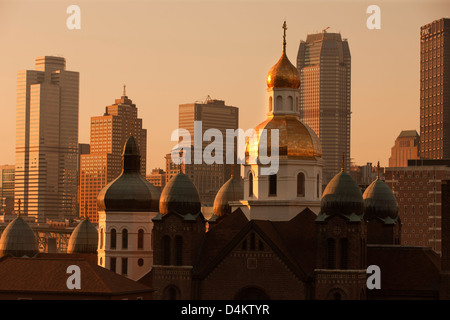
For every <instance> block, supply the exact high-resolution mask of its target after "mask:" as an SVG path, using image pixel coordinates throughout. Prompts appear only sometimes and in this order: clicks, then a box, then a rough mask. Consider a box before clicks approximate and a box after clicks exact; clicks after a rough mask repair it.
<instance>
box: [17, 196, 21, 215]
mask: <svg viewBox="0 0 450 320" xmlns="http://www.w3.org/2000/svg"><path fill="white" fill-rule="evenodd" d="M21 204H22V200H20V199H19V201H17V205H18V207H19V208H18V212H17V216H18V217H20V205H21Z"/></svg>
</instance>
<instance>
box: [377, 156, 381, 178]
mask: <svg viewBox="0 0 450 320" xmlns="http://www.w3.org/2000/svg"><path fill="white" fill-rule="evenodd" d="M378 179H380V161H378V164H377V180H378Z"/></svg>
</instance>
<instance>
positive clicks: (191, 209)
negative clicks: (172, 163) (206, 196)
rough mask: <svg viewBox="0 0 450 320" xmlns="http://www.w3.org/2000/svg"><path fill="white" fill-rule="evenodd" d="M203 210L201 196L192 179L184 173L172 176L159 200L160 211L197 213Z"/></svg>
mask: <svg viewBox="0 0 450 320" xmlns="http://www.w3.org/2000/svg"><path fill="white" fill-rule="evenodd" d="M200 211H201V203H200V197H199V195H198V191H197V188H196V187H195V185H194V184H193V183H192V181H191V179H189V177H188V176H187V175H185V174H184V173H181V172H180V173H179V174H177V175H176V176H174V177H172V179H170V180H169V182H168V183H167V184H166V186H165V187H164V190H163V191H162V193H161V198H160V201H159V213H160V214H161V215H166V214H168V213H177V214H180V215H188V214H190V215H196V214H198V213H199V212H200Z"/></svg>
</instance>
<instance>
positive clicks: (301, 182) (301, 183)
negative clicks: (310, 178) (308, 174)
mask: <svg viewBox="0 0 450 320" xmlns="http://www.w3.org/2000/svg"><path fill="white" fill-rule="evenodd" d="M304 196H305V174H304V173H303V172H300V173H299V174H297V197H304Z"/></svg>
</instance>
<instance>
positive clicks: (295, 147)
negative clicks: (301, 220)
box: [232, 21, 323, 221]
mask: <svg viewBox="0 0 450 320" xmlns="http://www.w3.org/2000/svg"><path fill="white" fill-rule="evenodd" d="M283 30H284V35H283V51H282V54H281V58H280V59H279V60H278V62H277V63H276V64H275V65H274V66H273V67H272V68H271V69H270V71H269V73H268V75H267V93H268V100H267V103H268V113H267V119H266V120H265V121H263V122H262V123H261V124H259V125H258V126H257V127H256V128H255V133H254V135H253V136H251V137H250V138H249V139H248V141H247V142H246V149H245V153H246V161H245V164H244V199H243V200H241V201H239V202H232V207H233V211H234V210H235V209H237V208H241V210H242V211H243V212H244V214H245V215H246V216H247V218H248V219H259V220H271V221H289V220H291V219H292V218H293V217H295V216H296V215H297V214H298V213H299V212H301V211H303V210H304V209H306V208H309V209H311V210H312V211H313V212H315V213H316V214H318V213H319V210H320V198H321V196H322V188H321V185H322V167H323V160H322V150H321V146H320V142H319V139H318V137H317V135H316V134H315V133H314V131H313V130H311V128H310V127H308V126H307V125H306V124H304V123H302V122H301V121H300V118H299V112H298V99H299V97H298V88H299V86H300V77H299V74H298V71H297V68H295V67H294V65H292V63H291V62H290V61H289V59H288V57H287V55H286V30H287V27H286V21H285V22H284V24H283ZM277 134H278V136H277ZM274 153H278V156H275V155H274ZM261 155H267V157H268V158H271V161H272V163H270V164H266V163H265V161H262V158H261ZM274 161H276V164H277V165H274Z"/></svg>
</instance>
